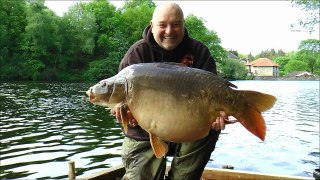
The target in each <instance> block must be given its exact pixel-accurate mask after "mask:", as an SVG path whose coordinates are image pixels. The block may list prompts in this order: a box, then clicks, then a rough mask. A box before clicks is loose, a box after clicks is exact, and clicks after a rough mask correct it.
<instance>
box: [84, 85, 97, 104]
mask: <svg viewBox="0 0 320 180" xmlns="http://www.w3.org/2000/svg"><path fill="white" fill-rule="evenodd" d="M86 94H87V95H88V96H89V101H90V102H91V103H93V101H94V99H95V98H96V97H95V96H94V94H93V92H92V89H91V88H90V89H89V90H88V91H87V92H86Z"/></svg>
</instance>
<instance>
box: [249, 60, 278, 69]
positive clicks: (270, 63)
mask: <svg viewBox="0 0 320 180" xmlns="http://www.w3.org/2000/svg"><path fill="white" fill-rule="evenodd" d="M246 66H272V67H274V66H277V67H278V66H279V65H278V64H277V63H275V62H273V61H272V60H271V59H268V58H259V59H257V60H254V61H252V62H250V63H247V64H246Z"/></svg>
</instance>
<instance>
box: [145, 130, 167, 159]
mask: <svg viewBox="0 0 320 180" xmlns="http://www.w3.org/2000/svg"><path fill="white" fill-rule="evenodd" d="M149 137H150V144H151V147H152V149H153V152H154V155H155V156H156V157H157V158H161V157H163V156H165V155H166V154H167V152H168V145H167V144H166V143H165V142H164V141H162V140H161V139H160V138H158V137H156V136H155V135H153V134H151V133H149Z"/></svg>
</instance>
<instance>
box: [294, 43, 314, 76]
mask: <svg viewBox="0 0 320 180" xmlns="http://www.w3.org/2000/svg"><path fill="white" fill-rule="evenodd" d="M296 58H297V59H300V60H301V61H303V62H305V63H306V64H307V65H308V71H309V72H311V73H316V74H319V71H320V40H318V39H307V40H303V41H301V42H300V44H299V51H298V52H297V53H296Z"/></svg>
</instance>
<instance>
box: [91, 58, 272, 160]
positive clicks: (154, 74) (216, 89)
mask: <svg viewBox="0 0 320 180" xmlns="http://www.w3.org/2000/svg"><path fill="white" fill-rule="evenodd" d="M235 88H236V86H235V85H233V84H232V83H230V82H229V81H226V80H224V79H222V78H220V77H218V76H217V75H215V74H213V73H211V72H208V71H204V70H200V69H195V68H190V67H186V66H183V65H179V64H172V63H140V64H134V65H131V66H128V67H126V68H124V69H123V70H121V71H120V72H119V73H118V74H117V75H115V76H113V77H111V78H108V79H105V80H102V81H100V82H99V83H98V84H96V85H94V86H92V87H90V89H89V90H88V91H87V92H86V93H87V95H88V96H89V99H90V102H91V103H93V104H96V105H101V106H104V107H108V108H114V107H115V106H116V105H117V104H119V103H121V104H123V105H126V107H128V108H129V109H130V111H131V113H132V115H133V117H134V118H135V119H136V121H137V122H138V124H139V126H141V128H143V129H144V130H146V131H147V132H148V133H149V135H150V142H151V145H152V148H153V150H154V152H155V155H156V156H157V157H158V158H160V157H162V156H164V155H165V154H166V153H167V150H168V147H167V144H166V143H165V142H164V141H172V142H187V141H194V140H198V139H201V138H204V137H206V136H207V135H208V133H209V131H210V129H211V124H212V123H213V122H214V121H215V120H216V118H217V117H219V116H220V114H219V112H220V111H225V112H226V113H227V114H228V115H230V116H233V117H235V118H236V119H237V120H238V121H239V122H240V123H241V124H242V125H243V126H244V127H245V128H246V129H247V130H248V131H250V132H251V133H253V134H254V135H255V136H257V137H259V138H260V139H261V140H264V139H265V135H266V124H265V121H264V118H263V117H262V115H261V112H264V111H266V110H268V109H270V108H271V107H272V106H273V105H274V103H275V102H276V98H275V97H274V96H272V95H269V94H264V93H261V92H257V91H251V90H236V89H235ZM124 117H125V116H123V118H122V125H123V128H124V131H125V132H126V131H127V126H128V122H127V121H128V120H127V119H126V118H124Z"/></svg>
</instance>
